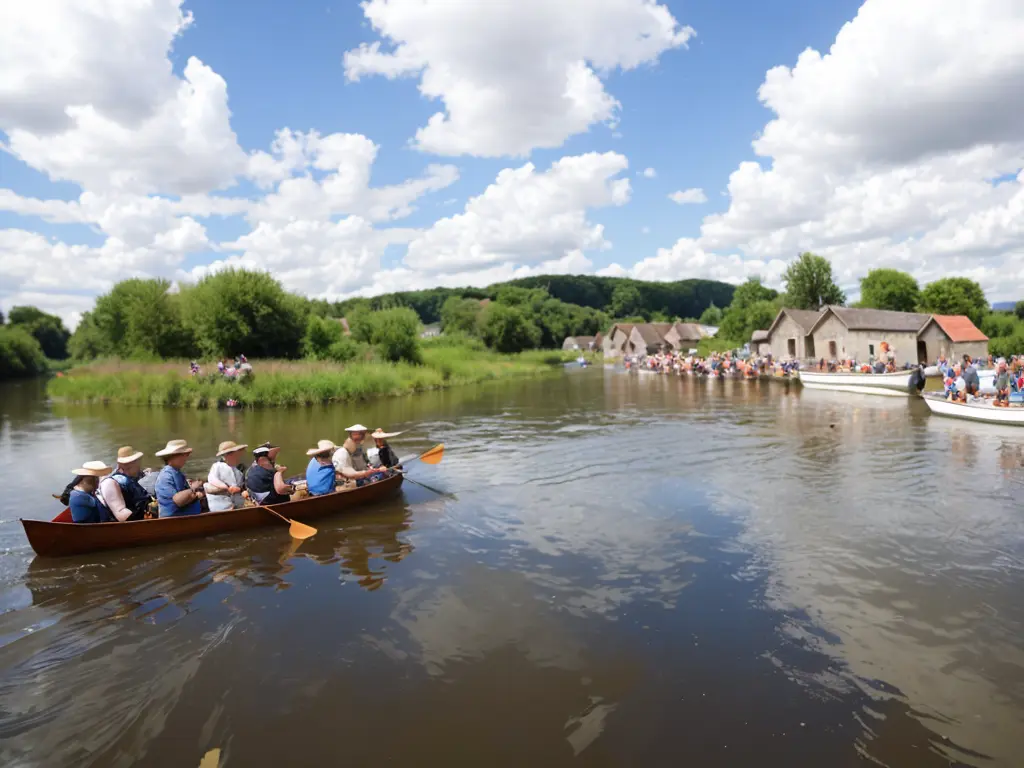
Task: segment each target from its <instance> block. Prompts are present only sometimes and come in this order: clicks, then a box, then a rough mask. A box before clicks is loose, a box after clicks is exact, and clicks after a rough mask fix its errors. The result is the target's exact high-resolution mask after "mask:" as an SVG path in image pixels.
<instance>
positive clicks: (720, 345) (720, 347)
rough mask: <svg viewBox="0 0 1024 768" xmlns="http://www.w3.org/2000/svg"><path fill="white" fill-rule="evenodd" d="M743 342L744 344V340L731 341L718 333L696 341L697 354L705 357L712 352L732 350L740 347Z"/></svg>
mask: <svg viewBox="0 0 1024 768" xmlns="http://www.w3.org/2000/svg"><path fill="white" fill-rule="evenodd" d="M744 344H746V342H745V341H733V340H731V339H727V338H725V337H724V336H722V335H721V334H719V335H717V336H710V337H707V338H703V339H701V340H700V341H698V342H697V354H698V355H699V356H700V357H707V356H708V355H710V354H711V353H712V352H732V351H733V350H734V349H740V348H741V347H742V346H743V345H744Z"/></svg>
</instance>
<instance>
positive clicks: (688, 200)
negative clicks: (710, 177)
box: [668, 188, 708, 205]
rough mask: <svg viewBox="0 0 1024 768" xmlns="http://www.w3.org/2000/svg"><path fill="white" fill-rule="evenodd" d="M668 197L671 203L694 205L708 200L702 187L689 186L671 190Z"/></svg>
mask: <svg viewBox="0 0 1024 768" xmlns="http://www.w3.org/2000/svg"><path fill="white" fill-rule="evenodd" d="M668 199H669V200H671V201H672V202H673V203H678V204H679V205H694V204H700V203H706V202H707V201H708V196H707V195H705V194H704V190H703V189H700V188H691V189H684V190H680V191H677V192H673V193H672V194H671V195H669V196H668Z"/></svg>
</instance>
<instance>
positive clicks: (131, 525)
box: [20, 474, 404, 557]
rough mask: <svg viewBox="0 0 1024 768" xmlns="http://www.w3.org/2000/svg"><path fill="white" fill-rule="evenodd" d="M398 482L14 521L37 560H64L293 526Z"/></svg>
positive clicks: (381, 494)
mask: <svg viewBox="0 0 1024 768" xmlns="http://www.w3.org/2000/svg"><path fill="white" fill-rule="evenodd" d="M403 479H404V478H403V477H402V475H401V474H396V475H394V476H393V477H389V478H387V479H385V480H381V481H379V482H377V483H371V484H369V485H364V486H362V487H361V488H353V489H351V490H345V491H338V492H335V493H329V494H325V495H323V496H309V497H307V498H305V499H297V500H295V501H288V502H284V503H283V504H273V505H267V506H260V505H256V506H252V507H242V508H241V509H229V510H224V511H222V512H204V513H202V514H200V515H188V516H182V517H161V518H156V519H153V520H133V521H131V522H123V523H91V524H89V525H82V524H80V523H73V522H63V521H55V520H29V519H25V518H20V519H21V524H22V527H23V528H24V530H25V535H26V537H27V538H28V541H29V544H30V545H31V547H32V549H33V551H34V552H35V553H36V554H37V555H39V556H40V557H64V556H68V555H82V554H88V553H90V552H98V551H102V550H110V549H124V548H129V547H139V546H148V545H152V544H164V543H168V542H172V541H181V540H183V539H191V538H202V537H205V536H213V535H217V534H220V533H228V532H230V531H241V530H247V529H250V528H262V527H268V526H272V525H278V526H284V523H283V522H282V521H281V519H280V518H279V517H277V516H276V515H274V514H272V513H271V510H273V511H274V512H277V513H278V514H281V515H284V516H285V517H288V518H291V519H293V520H313V519H317V518H320V517H325V516H327V515H330V514H334V513H335V512H340V511H342V510H345V509H348V508H350V507H356V506H362V505H363V504H370V503H372V502H375V501H378V500H380V499H383V498H385V497H386V496H389V495H390V494H392V493H394V492H397V491H398V489H399V488H400V487H401V485H402V481H403ZM61 514H63V512H62V513H61Z"/></svg>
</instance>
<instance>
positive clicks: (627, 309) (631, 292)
mask: <svg viewBox="0 0 1024 768" xmlns="http://www.w3.org/2000/svg"><path fill="white" fill-rule="evenodd" d="M643 308H644V307H643V298H642V297H641V296H640V291H639V290H637V287H636V286H635V285H630V284H628V283H623V284H621V285H617V286H615V290H614V291H612V300H611V302H609V304H608V311H609V312H610V313H611V314H612V315H613V316H614V317H625V316H626V315H640V314H643V312H642V309H643Z"/></svg>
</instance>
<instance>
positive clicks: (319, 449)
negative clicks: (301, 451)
mask: <svg viewBox="0 0 1024 768" xmlns="http://www.w3.org/2000/svg"><path fill="white" fill-rule="evenodd" d="M336 450H338V446H336V445H335V444H334V443H332V442H331V441H330V440H320V441H318V442H317V444H316V448H310V449H309V450H308V451H306V455H307V456H319V455H320V454H321V453H327V452H328V451H330V452H331V453H333V452H334V451H336Z"/></svg>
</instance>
